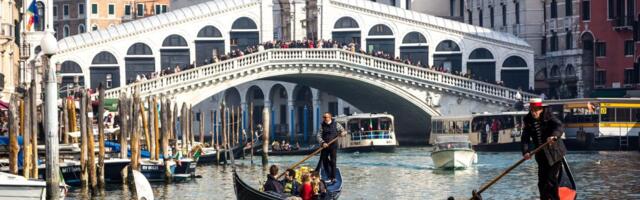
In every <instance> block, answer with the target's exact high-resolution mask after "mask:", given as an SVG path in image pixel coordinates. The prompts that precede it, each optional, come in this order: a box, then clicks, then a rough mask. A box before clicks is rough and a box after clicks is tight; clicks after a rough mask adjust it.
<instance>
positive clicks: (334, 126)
mask: <svg viewBox="0 0 640 200" xmlns="http://www.w3.org/2000/svg"><path fill="white" fill-rule="evenodd" d="M331 117H332V116H331V113H329V112H326V113H324V114H323V115H322V119H323V121H322V123H321V125H320V131H319V132H318V136H317V139H318V143H320V145H321V146H322V147H324V149H322V151H321V152H320V161H319V163H318V166H317V167H316V171H318V170H319V168H320V165H321V164H322V167H323V168H324V169H325V170H326V172H327V176H328V178H329V180H330V183H334V182H335V179H336V162H337V155H336V151H337V150H338V144H337V143H333V144H331V145H329V144H328V143H329V141H331V140H333V139H334V138H336V137H338V136H341V137H342V136H345V135H347V131H346V130H344V128H343V127H342V125H340V124H339V123H336V122H335V121H334V120H333V119H332V118H331Z"/></svg>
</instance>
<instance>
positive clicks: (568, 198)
mask: <svg viewBox="0 0 640 200" xmlns="http://www.w3.org/2000/svg"><path fill="white" fill-rule="evenodd" d="M561 162H562V169H561V170H560V177H558V196H559V197H560V199H561V200H575V199H576V197H577V196H578V193H577V191H576V182H575V181H574V180H573V175H572V174H571V169H570V168H569V164H568V163H567V160H566V159H564V158H563V159H562V161H561Z"/></svg>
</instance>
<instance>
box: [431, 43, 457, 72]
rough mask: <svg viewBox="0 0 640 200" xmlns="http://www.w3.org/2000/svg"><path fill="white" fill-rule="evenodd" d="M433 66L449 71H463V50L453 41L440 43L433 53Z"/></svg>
mask: <svg viewBox="0 0 640 200" xmlns="http://www.w3.org/2000/svg"><path fill="white" fill-rule="evenodd" d="M433 66H434V67H442V68H444V69H446V70H447V71H450V72H451V71H459V72H461V71H462V50H461V49H460V46H459V45H458V44H457V43H456V42H454V41H452V40H444V41H442V42H440V43H438V46H436V51H435V52H434V53H433Z"/></svg>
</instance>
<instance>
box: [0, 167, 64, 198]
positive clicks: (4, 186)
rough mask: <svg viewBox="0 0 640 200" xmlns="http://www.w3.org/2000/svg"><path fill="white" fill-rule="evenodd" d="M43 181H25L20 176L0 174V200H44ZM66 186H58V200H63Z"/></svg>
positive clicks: (44, 183) (45, 185)
mask: <svg viewBox="0 0 640 200" xmlns="http://www.w3.org/2000/svg"><path fill="white" fill-rule="evenodd" d="M46 187H47V184H46V182H44V181H34V180H27V179H26V178H24V177H22V176H17V175H13V174H9V173H4V172H0V199H42V200H44V199H46V195H47V194H46ZM65 187H66V186H64V185H63V184H61V186H60V199H64V196H65V193H66V188H65Z"/></svg>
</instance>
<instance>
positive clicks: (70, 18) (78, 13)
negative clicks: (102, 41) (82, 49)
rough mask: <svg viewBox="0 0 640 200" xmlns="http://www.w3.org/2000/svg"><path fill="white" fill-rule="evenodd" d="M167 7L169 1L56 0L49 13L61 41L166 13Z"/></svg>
mask: <svg viewBox="0 0 640 200" xmlns="http://www.w3.org/2000/svg"><path fill="white" fill-rule="evenodd" d="M170 4H171V1H169V0H140V1H112V0H90V1H80V0H56V1H54V2H53V9H52V14H53V17H54V30H55V32H56V37H57V38H58V39H62V38H64V37H68V36H72V35H76V34H80V33H84V32H87V31H92V30H98V29H105V28H109V27H113V26H115V25H118V24H121V23H124V22H128V21H132V20H136V19H142V18H144V17H148V16H152V15H157V14H161V13H165V12H167V11H168V10H169V6H170Z"/></svg>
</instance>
